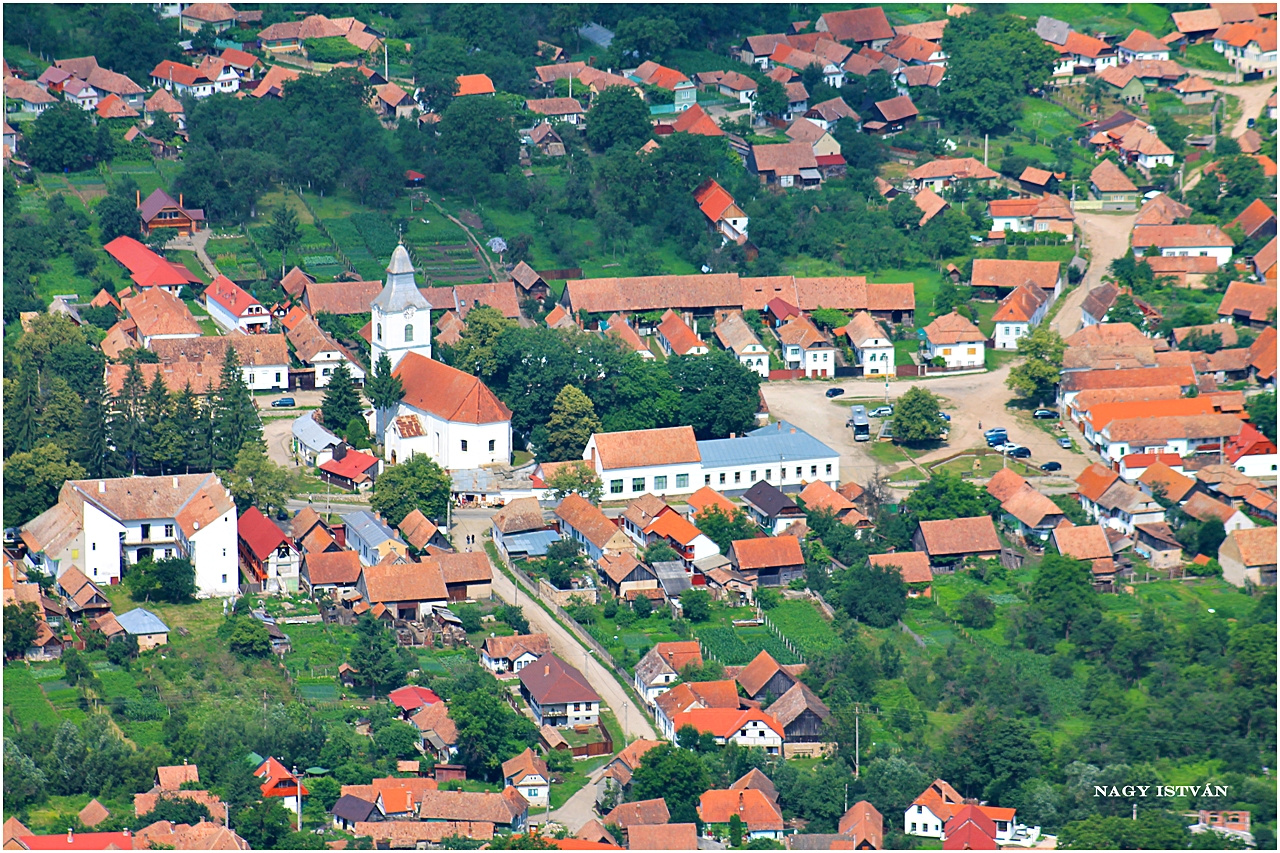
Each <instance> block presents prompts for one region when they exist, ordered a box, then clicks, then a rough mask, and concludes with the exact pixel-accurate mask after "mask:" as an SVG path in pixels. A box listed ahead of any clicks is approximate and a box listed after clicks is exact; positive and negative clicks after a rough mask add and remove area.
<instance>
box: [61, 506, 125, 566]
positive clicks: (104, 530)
mask: <svg viewBox="0 0 1280 853" xmlns="http://www.w3.org/2000/svg"><path fill="white" fill-rule="evenodd" d="M83 519H84V522H83V523H84V544H83V548H84V550H82V551H81V552H80V555H81V560H82V561H83V562H82V563H80V564H78V567H81V570H82V571H83V572H84V573H85V575H86V576H88V578H89V580H92V581H95V582H97V583H98V584H104V583H117V582H119V580H120V534H121V533H123V532H125V527H124V525H123V524H121V523H120V522H118V521H116V520H115V519H114V518H112V517H111V516H109V515H107V514H106V513H105V512H103V511H102V510H100V509H98V508H97V507H96V506H94V505H93V504H91V503H89V502H88V501H85V502H84V515H83ZM73 562H75V561H73ZM59 568H62V567H61V566H59Z"/></svg>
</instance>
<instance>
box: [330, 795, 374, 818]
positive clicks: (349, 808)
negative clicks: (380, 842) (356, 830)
mask: <svg viewBox="0 0 1280 853" xmlns="http://www.w3.org/2000/svg"><path fill="white" fill-rule="evenodd" d="M375 808H377V807H376V806H375V805H374V804H373V803H370V802H368V801H366V800H362V799H360V798H359V797H357V796H354V795H352V794H343V795H342V796H341V797H339V798H338V801H337V802H336V803H334V804H333V808H332V809H331V810H330V811H332V812H333V816H334V817H340V818H344V819H346V820H349V821H365V820H368V819H369V815H371V814H373V812H374V809H375Z"/></svg>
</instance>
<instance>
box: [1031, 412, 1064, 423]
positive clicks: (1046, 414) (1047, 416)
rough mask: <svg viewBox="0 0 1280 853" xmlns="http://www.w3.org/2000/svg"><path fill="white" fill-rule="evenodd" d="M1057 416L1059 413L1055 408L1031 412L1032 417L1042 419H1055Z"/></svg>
mask: <svg viewBox="0 0 1280 853" xmlns="http://www.w3.org/2000/svg"><path fill="white" fill-rule="evenodd" d="M1057 416H1058V413H1057V412H1055V411H1054V410H1053V409H1036V410H1035V411H1034V412H1032V413H1031V417H1033V418H1035V419H1036V420H1040V421H1048V420H1053V419H1054V418H1056V417H1057Z"/></svg>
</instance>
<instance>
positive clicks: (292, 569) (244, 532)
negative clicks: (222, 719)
mask: <svg viewBox="0 0 1280 853" xmlns="http://www.w3.org/2000/svg"><path fill="white" fill-rule="evenodd" d="M238 532H239V534H240V568H241V569H242V570H243V572H244V574H245V576H246V577H249V578H250V579H251V582H252V583H256V584H260V585H261V587H262V591H263V592H290V593H294V592H297V591H298V569H299V565H300V563H301V557H300V555H299V554H298V549H297V548H296V547H294V544H293V542H292V540H290V538H289V537H288V536H286V535H285V534H284V531H282V530H281V529H280V528H279V527H278V526H276V523H275V522H274V521H272V520H271V519H269V518H267V517H266V516H265V515H263V514H262V511H261V510H260V509H258V508H257V507H256V506H251V507H249V508H248V509H247V510H245V511H244V515H242V516H240V520H239V522H238Z"/></svg>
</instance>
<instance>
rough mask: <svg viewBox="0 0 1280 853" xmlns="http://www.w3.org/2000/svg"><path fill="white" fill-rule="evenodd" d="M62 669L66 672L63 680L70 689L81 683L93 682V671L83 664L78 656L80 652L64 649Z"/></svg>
mask: <svg viewBox="0 0 1280 853" xmlns="http://www.w3.org/2000/svg"><path fill="white" fill-rule="evenodd" d="M62 668H63V670H64V671H65V672H66V675H65V676H64V678H65V679H66V682H67V683H68V684H70V685H71V686H72V687H75V686H76V685H78V684H80V683H81V682H92V681H93V677H94V676H93V670H91V669H90V668H89V664H87V663H85V661H84V658H83V657H81V656H80V652H78V651H76V650H75V649H66V650H65V651H63V653H62Z"/></svg>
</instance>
